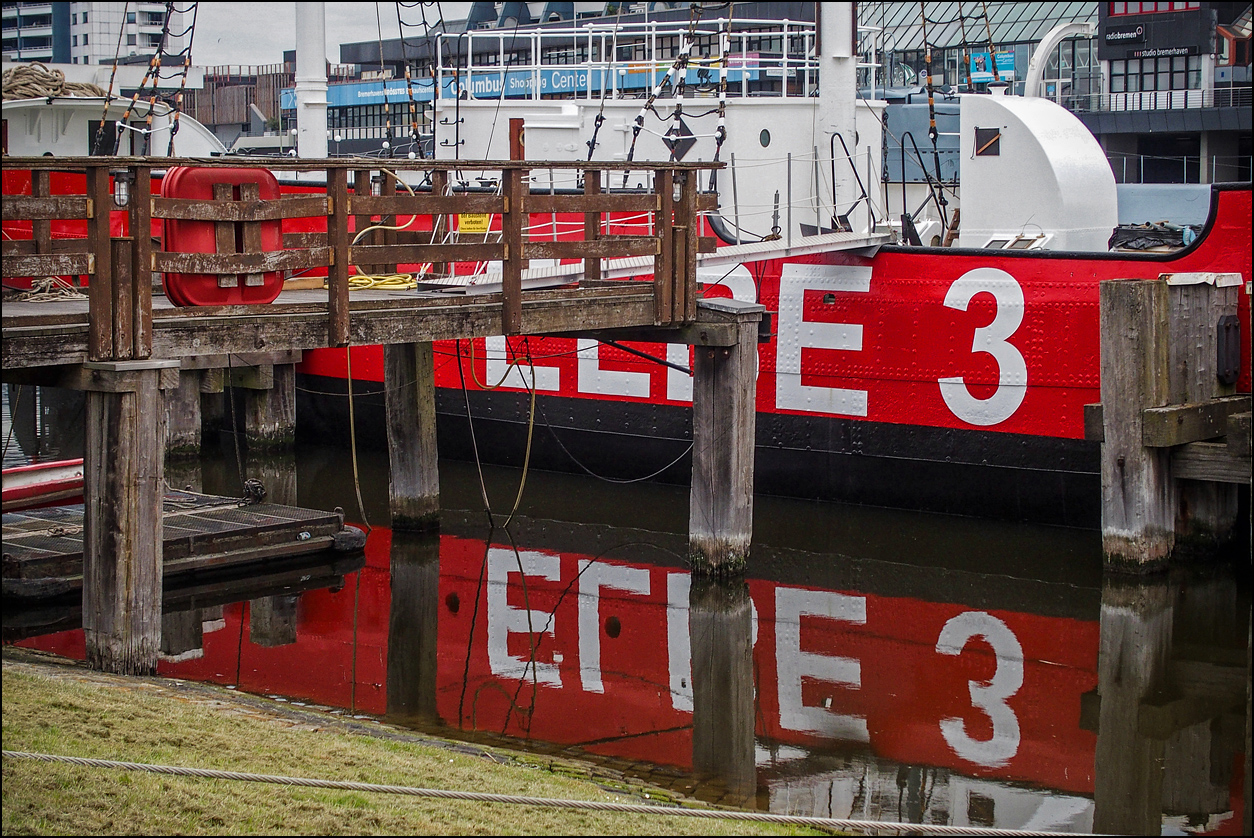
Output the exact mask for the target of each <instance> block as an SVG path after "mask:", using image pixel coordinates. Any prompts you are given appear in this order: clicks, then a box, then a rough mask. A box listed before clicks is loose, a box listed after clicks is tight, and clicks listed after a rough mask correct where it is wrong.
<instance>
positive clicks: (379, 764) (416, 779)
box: [3, 648, 818, 835]
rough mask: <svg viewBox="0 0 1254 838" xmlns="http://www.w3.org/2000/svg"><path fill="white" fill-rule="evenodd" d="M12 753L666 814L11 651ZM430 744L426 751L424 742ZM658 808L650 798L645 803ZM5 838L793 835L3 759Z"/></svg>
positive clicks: (757, 827) (601, 784) (325, 722)
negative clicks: (30, 837) (125, 837)
mask: <svg viewBox="0 0 1254 838" xmlns="http://www.w3.org/2000/svg"><path fill="white" fill-rule="evenodd" d="M3 701H4V704H3V717H4V749H5V750H8V751H27V752H36V753H46V754H57V755H62V756H75V757H88V758H95V759H108V760H118V761H123V762H140V763H156V764H162V765H178V766H187V767H194V768H207V769H217V770H222V771H238V772H251V773H258V774H277V775H284V776H293V777H309V778H318V779H326V780H349V781H356V782H363V783H379V784H387V785H398V786H414V787H422V788H439V789H448V790H453V791H476V792H489V793H496V794H507V795H524V796H535V797H546V798H563V799H580V800H605V801H611V800H612V801H616V802H622V803H638V804H656V803H658V802H659V797H660V798H661V799H662V800H666V798H667V793H666V792H662V791H661V790H659V789H653V788H647V787H644V786H640V785H628V784H624V783H621V782H620V783H617V784H615V783H614V782H613V781H612V780H602V779H599V778H597V777H596V776H595V775H594V774H593V772H592V771H591V770H590V769H589V768H588V767H586V766H581V765H579V764H577V763H571V762H562V763H559V762H557V761H555V760H552V759H548V758H536V759H535V760H534V762H531V763H529V762H528V760H527V758H526V757H525V756H519V755H511V754H506V753H505V752H502V751H492V750H489V749H483V748H471V747H467V746H464V745H454V744H451V743H449V744H447V745H444V746H442V745H441V743H432V740H429V739H425V742H424V741H423V740H424V737H420V736H418V735H415V734H411V733H410V732H407V731H404V730H402V729H399V728H390V727H388V726H385V725H371V727H373V728H375V729H376V730H373V731H364V730H362V728H363V727H364V726H363V725H362V724H361V723H354V722H351V720H346V719H344V718H342V717H340V716H335V715H331V714H326V713H317V712H313V711H309V708H301V709H300V711H299V712H297V711H296V708H293V707H291V706H290V705H285V704H280V703H278V702H272V701H270V700H269V699H259V698H257V697H253V696H242V695H238V694H235V693H232V692H231V691H228V690H225V689H222V688H218V687H214V686H210V685H203V684H196V685H192V684H187V683H185V682H181V681H173V680H167V679H161V678H123V677H118V676H108V675H103V674H101V673H93V672H90V671H88V670H87V669H85V668H84V667H82V666H77V665H72V664H67V663H65V662H63V661H60V659H54V658H50V657H46V656H44V657H40V656H37V655H32V654H31V653H28V652H26V651H24V650H14V649H11V648H10V649H5V650H4V691H3ZM428 743H431V744H428ZM646 793H647V794H649V797H647V798H646V797H645V794H646ZM3 800H4V803H3V807H4V816H3V817H4V826H3V831H4V834H5V835H18V834H23V835H24V834H55V835H101V834H148V835H153V834H167V835H173V834H182V835H224V834H286V835H293V834H295V835H334V834H399V835H427V834H436V835H448V834H494V835H502V834H512V835H537V834H567V835H570V834H578V835H650V834H652V835H656V834H673V835H713V834H728V835H781V834H783V835H793V834H818V833H815V832H814V831H813V830H807V829H803V828H796V827H790V826H784V825H775V824H759V823H752V822H743V821H726V820H718V819H709V818H690V817H670V816H653V815H639V814H624V813H615V812H590V811H580V810H570V809H556V808H549V807H540V806H523V805H518V804H505V803H483V802H474V801H456V800H443V799H436V798H426V797H411V796H404V795H396V794H382V793H373V792H359V791H340V790H329V789H312V788H300V787H291V786H281V785H275V784H270V783H255V782H243V781H238V780H225V779H208V778H197V777H176V776H169V775H157V774H147V773H139V772H133V771H121V770H117V769H104V768H87V767H80V766H74V765H68V764H57V763H41V762H34V761H31V760H19V759H7V758H6V759H5V760H4V763H3Z"/></svg>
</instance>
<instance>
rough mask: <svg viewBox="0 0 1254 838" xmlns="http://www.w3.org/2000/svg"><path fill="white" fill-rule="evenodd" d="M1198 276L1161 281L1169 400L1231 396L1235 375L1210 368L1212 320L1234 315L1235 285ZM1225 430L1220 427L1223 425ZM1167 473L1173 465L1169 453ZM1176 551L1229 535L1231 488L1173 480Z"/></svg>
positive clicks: (1202, 547) (1196, 550)
mask: <svg viewBox="0 0 1254 838" xmlns="http://www.w3.org/2000/svg"><path fill="white" fill-rule="evenodd" d="M1204 277H1206V275H1204V274H1184V275H1176V276H1173V277H1171V278H1168V279H1167V280H1166V282H1167V297H1168V311H1169V312H1170V317H1169V319H1168V326H1167V328H1168V336H1169V340H1168V353H1169V358H1168V365H1167V391H1168V397H1169V399H1170V403H1171V404H1202V403H1205V402H1209V401H1211V400H1213V399H1220V398H1224V397H1228V396H1233V395H1235V394H1236V378H1235V377H1233V378H1232V380H1231V381H1228V382H1226V383H1225V381H1223V380H1221V378H1220V375H1219V373H1220V371H1219V370H1217V369H1216V365H1217V356H1218V354H1219V346H1218V333H1219V328H1218V324H1219V323H1220V321H1221V320H1222V319H1223V318H1224V317H1230V318H1232V319H1234V320H1235V319H1236V316H1237V293H1238V290H1239V289H1238V288H1237V286H1236V285H1233V284H1230V285H1226V286H1222V285H1217V284H1216V283H1215V281H1214V280H1213V279H1212V280H1211V281H1210V282H1207V281H1205V279H1204ZM1225 430H1226V428H1225ZM1172 470H1173V474H1175V475H1177V476H1178V473H1179V471H1180V470H1179V468H1178V467H1177V463H1176V462H1175V458H1174V456H1173V461H1172ZM1179 491H1180V496H1179V501H1178V506H1177V510H1176V513H1177V516H1178V520H1177V526H1176V542H1177V547H1176V549H1177V550H1178V551H1180V550H1184V551H1187V552H1189V553H1191V554H1201V555H1204V554H1205V553H1207V552H1213V551H1214V550H1215V548H1217V547H1219V546H1221V545H1222V544H1225V543H1227V542H1228V541H1230V540H1231V539H1232V533H1233V527H1234V526H1236V520H1237V487H1236V485H1234V484H1231V483H1220V482H1217V481H1214V480H1195V479H1184V480H1180V481H1179Z"/></svg>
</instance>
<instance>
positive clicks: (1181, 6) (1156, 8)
mask: <svg viewBox="0 0 1254 838" xmlns="http://www.w3.org/2000/svg"><path fill="white" fill-rule="evenodd" d="M1201 7H1202V4H1201V3H1193V2H1188V3H1185V2H1180V0H1174V2H1161V0H1160V2H1157V3H1111V4H1110V14H1111V15H1112V16H1114V15H1147V14H1152V13H1153V12H1184V11H1189V10H1190V9H1200V8H1201Z"/></svg>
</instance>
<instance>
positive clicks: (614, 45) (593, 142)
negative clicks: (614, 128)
mask: <svg viewBox="0 0 1254 838" xmlns="http://www.w3.org/2000/svg"><path fill="white" fill-rule="evenodd" d="M626 5H627V4H626V3H619V4H618V11H617V12H615V16H614V32H613V34H612V35H611V39H610V55H609V58H608V59H607V58H606V57H605V56H604V55H602V56H601V59H602V61H603V62H604V64H605V69H606V70H609V71H610V72H611V73H613V65H614V62H615V61H616V60H618V26H619V23H620V22H621V21H622V17H623V7H624V6H626ZM601 48H602V50H604V48H605V41H602V42H601ZM589 58H591V56H589ZM605 75H606V74H605V72H604V71H602V73H601V108H600V110H598V111H597V115H596V119H595V120H594V121H593V124H592V139H590V140H588V160H592V153H593V152H594V151H596V147H597V134H599V133H600V132H601V123H603V122H605V100H606V98H607V97H606V95H605ZM589 87H591V85H589ZM618 93H619V95H620V96H621V95H622V91H621V90H620V91H619V92H618Z"/></svg>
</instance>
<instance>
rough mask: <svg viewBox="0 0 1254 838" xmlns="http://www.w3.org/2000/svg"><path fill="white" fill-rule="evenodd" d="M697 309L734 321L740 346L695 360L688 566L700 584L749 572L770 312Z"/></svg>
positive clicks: (731, 304) (705, 352)
mask: <svg viewBox="0 0 1254 838" xmlns="http://www.w3.org/2000/svg"><path fill="white" fill-rule="evenodd" d="M700 307H701V308H703V309H707V310H709V311H717V312H721V313H723V314H725V315H729V319H730V320H732V322H734V324H735V327H736V341H735V343H733V344H731V345H728V346H708V347H706V346H698V347H697V348H696V350H695V351H694V352H693V358H694V363H693V386H692V446H693V447H692V485H691V488H690V490H689V496H688V497H689V510H688V560H689V563H690V564H691V566H692V572H693V573H694V574H696V575H698V576H729V575H733V574H737V573H741V572H743V571H744V569H745V566H746V563H747V562H748V559H749V545H750V541H751V539H752V535H753V446H754V430H755V427H756V424H755V420H756V416H757V414H756V411H755V407H754V394H755V392H756V389H755V387H754V382H755V380H756V376H757V360H758V321H759V320H760V319H761V316H762V312H764V311H765V310H766V309H765V308H764V307H763V306H761V305H758V304H756V303H744V302H740V301H739V300H727V299H719V300H701V301H700Z"/></svg>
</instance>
